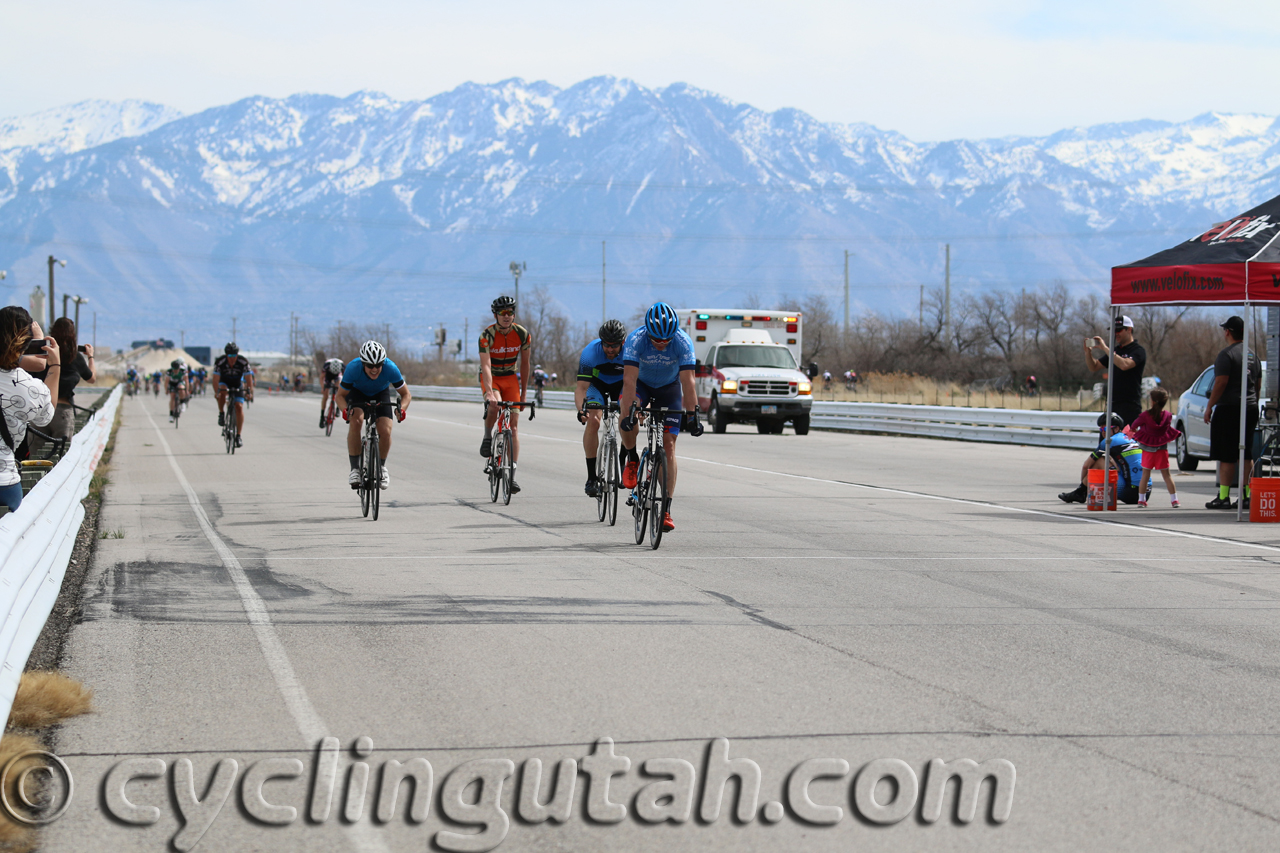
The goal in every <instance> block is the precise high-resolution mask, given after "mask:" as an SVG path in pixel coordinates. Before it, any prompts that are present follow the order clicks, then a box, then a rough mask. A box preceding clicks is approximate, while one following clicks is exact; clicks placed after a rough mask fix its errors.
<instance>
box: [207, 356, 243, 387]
mask: <svg viewBox="0 0 1280 853" xmlns="http://www.w3.org/2000/svg"><path fill="white" fill-rule="evenodd" d="M213 372H214V373H216V374H217V375H218V381H219V382H221V383H222V384H223V385H226V386H227V387H228V388H239V387H240V381H241V380H242V379H244V376H245V374H246V373H247V374H249V375H250V376H252V375H253V371H252V370H251V369H250V368H249V359H247V358H245V357H244V356H242V355H238V354H237V355H220V356H218V358H217V360H216V361H214V363H213Z"/></svg>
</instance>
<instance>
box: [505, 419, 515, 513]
mask: <svg viewBox="0 0 1280 853" xmlns="http://www.w3.org/2000/svg"><path fill="white" fill-rule="evenodd" d="M502 447H503V454H502V502H503V503H504V504H509V503H511V480H512V479H513V478H514V477H515V475H516V469H515V458H514V457H515V455H516V445H515V442H514V441H513V440H512V438H511V430H509V429H504V430H503V431H502Z"/></svg>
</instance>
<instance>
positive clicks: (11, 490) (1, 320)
mask: <svg viewBox="0 0 1280 853" xmlns="http://www.w3.org/2000/svg"><path fill="white" fill-rule="evenodd" d="M39 328H40V327H39V326H38V325H36V323H35V322H34V321H32V319H31V315H30V314H28V313H27V310H26V309H25V308H20V307H18V306H16V305H9V306H6V307H4V308H0V504H4V505H5V506H7V507H9V509H10V511H12V510H16V509H17V508H18V506H19V505H20V504H21V503H22V475H21V473H20V472H19V470H18V460H17V458H16V455H15V451H16V449H17V447H18V446H19V445H20V444H22V439H24V438H25V437H26V435H27V424H35V425H36V426H44V425H45V424H47V423H49V421H51V420H53V413H54V405H53V401H54V398H55V397H56V396H57V393H58V377H59V375H60V374H61V370H62V358H61V353H60V351H59V349H58V343H57V341H55V340H53V339H52V338H49V339H42V338H36V337H35V335H36V334H39ZM32 345H35V346H32ZM32 349H36V350H38V351H39V354H40V356H42V357H40V361H41V367H42V368H43V369H44V371H45V380H44V382H40V381H38V380H36V379H34V378H33V377H32V376H31V374H30V373H28V372H27V371H26V370H24V369H23V368H22V367H21V366H19V362H20V361H21V360H22V359H23V357H24V355H26V354H29V355H32V356H35V355H36V353H34V352H29V351H30V350H32Z"/></svg>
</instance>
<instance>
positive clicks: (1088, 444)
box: [810, 400, 1098, 450]
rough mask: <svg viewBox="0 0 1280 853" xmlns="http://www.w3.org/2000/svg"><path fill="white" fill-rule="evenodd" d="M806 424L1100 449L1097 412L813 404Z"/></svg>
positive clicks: (855, 429) (845, 428)
mask: <svg viewBox="0 0 1280 853" xmlns="http://www.w3.org/2000/svg"><path fill="white" fill-rule="evenodd" d="M810 426H812V427H814V428H815V429H838V430H849V431H854V432H882V433H891V434H893V435H918V436H925V437H928V438H951V439H959V440H961V441H988V442H997V443H1001V444H1032V445H1036V446H1039V447H1062V448H1069V449H1075V450H1092V449H1093V448H1095V447H1097V446H1098V415H1097V413H1095V412H1040V411H1031V410H1026V409H979V408H972V409H971V408H966V407H964V406H910V405H901V404H898V403H832V402H822V401H817V400H815V401H814V404H813V414H812V416H811V418H810Z"/></svg>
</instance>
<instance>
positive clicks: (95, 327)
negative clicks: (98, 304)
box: [93, 311, 98, 350]
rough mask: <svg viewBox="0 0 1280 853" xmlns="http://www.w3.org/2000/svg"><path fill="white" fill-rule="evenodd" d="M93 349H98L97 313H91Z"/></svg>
mask: <svg viewBox="0 0 1280 853" xmlns="http://www.w3.org/2000/svg"><path fill="white" fill-rule="evenodd" d="M93 348H94V349H95V350H96V349H97V348H98V312H97V311H94V312H93Z"/></svg>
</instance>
